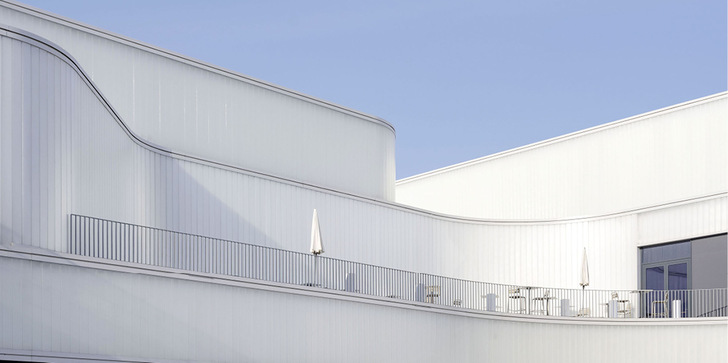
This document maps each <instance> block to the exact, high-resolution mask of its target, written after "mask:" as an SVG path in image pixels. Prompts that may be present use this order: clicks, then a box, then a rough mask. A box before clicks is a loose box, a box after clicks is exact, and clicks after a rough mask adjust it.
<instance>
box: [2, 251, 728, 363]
mask: <svg viewBox="0 0 728 363" xmlns="http://www.w3.org/2000/svg"><path fill="white" fill-rule="evenodd" d="M9 291H10V292H16V293H8V292H9ZM0 294H2V295H0V296H2V299H0V304H2V305H0V306H2V309H0V322H2V324H0V354H3V353H4V354H14V355H15V356H14V357H16V358H27V357H28V356H29V355H34V356H35V357H36V359H41V360H43V361H54V358H55V357H65V358H76V359H79V358H90V359H102V358H105V359H111V360H116V359H119V360H123V361H132V360H137V359H138V360H142V361H155V362H158V361H186V362H189V361H192V362H198V361H199V362H211V361H216V362H241V361H252V362H483V361H488V362H491V361H493V362H501V361H508V362H511V361H513V362H531V361H533V362H535V361H538V362H585V361H589V362H646V363H647V362H660V363H663V362H687V361H690V362H724V361H726V359H728V346H726V344H725V342H726V339H728V329H726V328H728V325H727V322H726V320H725V319H702V320H701V319H690V320H688V319H680V320H679V321H675V320H672V319H655V320H657V321H655V320H652V321H644V320H643V321H637V322H635V321H629V320H625V319H612V320H605V321H596V320H591V321H588V320H584V321H579V320H576V319H571V320H563V319H558V318H552V319H547V318H546V317H543V318H530V319H526V318H520V319H519V318H515V317H511V318H506V317H502V316H498V315H488V314H485V313H478V312H467V311H463V310H458V309H450V310H446V309H432V308H428V307H423V306H422V305H424V304H421V305H419V306H418V305H417V304H414V305H408V304H398V303H391V302H386V301H383V300H377V299H367V298H363V297H357V296H356V295H355V294H346V293H336V294H327V293H322V292H315V291H311V290H309V291H306V290H296V289H292V288H281V287H276V286H274V285H255V284H251V283H247V282H244V281H235V280H230V281H223V280H217V281H216V280H210V279H207V278H200V277H196V276H189V275H182V274H174V273H165V272H159V271H153V270H152V271H150V270H141V269H134V268H125V267H119V266H109V265H106V264H98V263H90V262H84V261H83V260H73V261H71V260H68V259H63V258H52V257H47V256H42V255H41V256H35V257H33V258H32V259H31V258H30V257H29V255H25V254H22V253H13V252H7V251H0ZM670 320H672V321H670ZM0 357H2V356H1V355H0Z"/></svg>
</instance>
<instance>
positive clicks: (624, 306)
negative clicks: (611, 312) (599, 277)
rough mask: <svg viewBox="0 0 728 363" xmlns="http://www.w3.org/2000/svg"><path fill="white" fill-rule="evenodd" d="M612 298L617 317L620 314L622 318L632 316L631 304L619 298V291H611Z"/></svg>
mask: <svg viewBox="0 0 728 363" xmlns="http://www.w3.org/2000/svg"><path fill="white" fill-rule="evenodd" d="M612 300H615V301H616V302H617V317H619V315H620V314H621V315H622V317H623V318H626V317H628V316H629V317H630V318H631V317H632V304H630V301H629V300H625V299H620V298H619V293H617V292H616V291H615V292H613V293H612Z"/></svg>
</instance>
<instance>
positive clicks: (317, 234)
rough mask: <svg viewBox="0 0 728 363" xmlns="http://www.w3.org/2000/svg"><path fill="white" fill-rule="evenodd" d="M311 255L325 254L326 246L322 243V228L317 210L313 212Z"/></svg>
mask: <svg viewBox="0 0 728 363" xmlns="http://www.w3.org/2000/svg"><path fill="white" fill-rule="evenodd" d="M311 253H313V254H314V255H320V254H322V253H324V245H323V242H321V227H319V220H318V212H316V209H314V210H313V222H312V223H311Z"/></svg>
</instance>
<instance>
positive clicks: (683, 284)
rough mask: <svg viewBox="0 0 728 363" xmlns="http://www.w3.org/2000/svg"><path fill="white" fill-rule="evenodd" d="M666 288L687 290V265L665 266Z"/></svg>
mask: <svg viewBox="0 0 728 363" xmlns="http://www.w3.org/2000/svg"><path fill="white" fill-rule="evenodd" d="M667 286H668V289H670V290H685V289H687V288H688V264H687V263H677V264H673V265H670V266H667Z"/></svg>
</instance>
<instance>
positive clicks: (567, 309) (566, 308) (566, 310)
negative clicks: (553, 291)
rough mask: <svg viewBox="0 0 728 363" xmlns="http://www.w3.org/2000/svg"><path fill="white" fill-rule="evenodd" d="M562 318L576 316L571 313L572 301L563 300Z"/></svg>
mask: <svg viewBox="0 0 728 363" xmlns="http://www.w3.org/2000/svg"><path fill="white" fill-rule="evenodd" d="M561 316H574V315H573V314H572V313H571V300H569V299H561Z"/></svg>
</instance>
